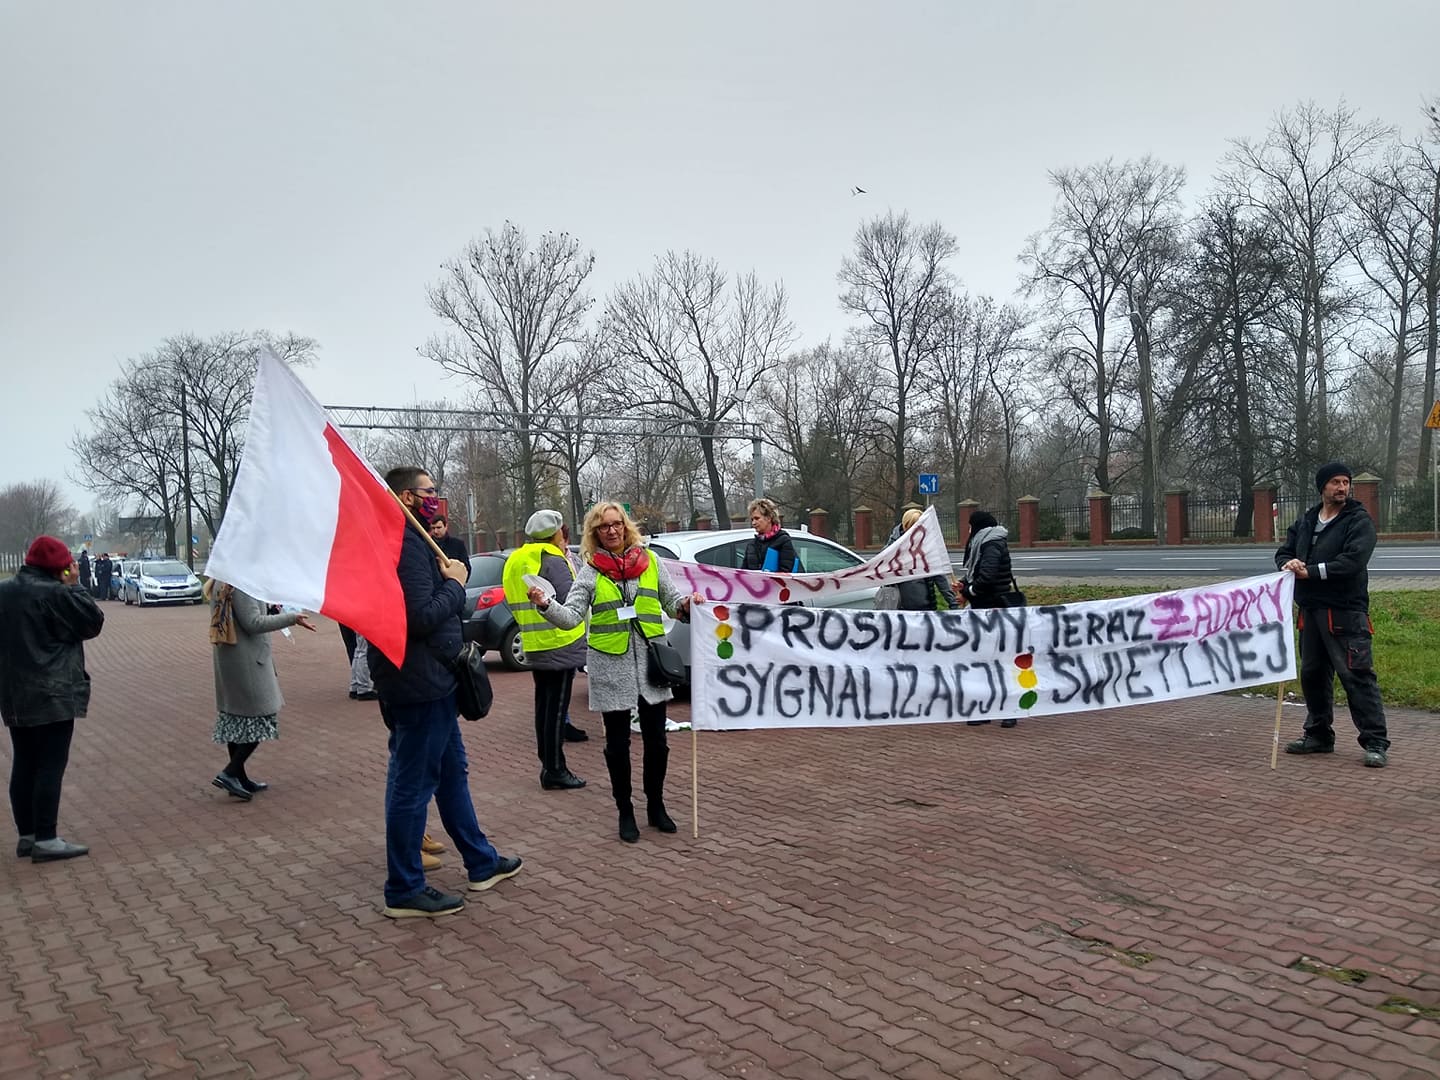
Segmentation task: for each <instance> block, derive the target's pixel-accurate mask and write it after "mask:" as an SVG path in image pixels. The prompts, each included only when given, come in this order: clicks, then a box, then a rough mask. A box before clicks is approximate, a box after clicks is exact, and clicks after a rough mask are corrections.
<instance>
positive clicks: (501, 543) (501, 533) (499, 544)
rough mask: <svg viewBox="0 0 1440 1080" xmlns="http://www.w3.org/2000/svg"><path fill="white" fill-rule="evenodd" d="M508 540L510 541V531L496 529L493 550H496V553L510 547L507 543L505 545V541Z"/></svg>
mask: <svg viewBox="0 0 1440 1080" xmlns="http://www.w3.org/2000/svg"><path fill="white" fill-rule="evenodd" d="M509 539H510V530H508V529H496V530H495V550H496V551H504V550H505V548H507V547H509V546H510V545H509V544H508V543H506V541H507V540H509Z"/></svg>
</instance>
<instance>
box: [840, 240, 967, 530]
mask: <svg viewBox="0 0 1440 1080" xmlns="http://www.w3.org/2000/svg"><path fill="white" fill-rule="evenodd" d="M955 250H956V242H955V237H953V236H952V235H950V233H948V232H946V231H945V229H943V228H942V227H941V226H940V224H939V223H938V222H932V223H931V224H929V225H924V226H919V225H915V224H914V223H912V222H911V220H910V215H909V214H905V213H901V214H895V213H893V212H891V213H887V214H885V216H883V217H877V218H874V219H872V220H870V221H867V222H864V223H862V224H861V225H860V227H859V228H858V229H856V230H855V251H854V253H853V254H852V255H848V256H846V258H845V259H844V260H843V261H842V262H841V264H840V272H839V274H838V275H837V276H838V280H839V283H840V286H841V292H840V306H841V307H842V308H844V309H845V310H846V311H847V312H849V313H850V314H851V315H853V316H856V317H857V318H858V319H859V323H858V324H857V325H856V326H855V327H854V329H853V330H852V331H851V340H852V341H853V342H854V343H855V344H856V345H857V346H859V347H860V348H861V349H862V350H863V351H864V353H865V354H866V355H867V356H870V357H873V358H874V359H875V361H876V363H877V365H881V367H880V373H883V376H884V378H885V391H886V398H885V400H884V401H883V403H880V404H882V408H883V410H884V414H885V415H886V416H887V418H888V420H887V428H888V435H889V440H888V441H889V443H890V450H891V453H892V454H893V464H894V478H895V484H894V488H893V489H892V494H891V498H890V500H889V508H890V510H891V511H892V515H893V516H894V517H895V518H897V519H898V517H899V511H900V507H901V505H903V503H904V502H905V499H906V497H907V495H908V494H909V491H910V465H909V461H908V460H907V440H908V438H909V436H910V412H909V402H910V399H911V395H912V394H913V393H914V391H915V389H916V386H917V384H918V383H919V381H920V373H921V365H922V363H923V362H924V361H925V359H926V357H927V356H928V355H930V353H931V352H932V351H933V350H934V349H935V347H936V338H937V334H938V331H939V327H940V324H941V322H942V320H943V319H944V318H945V315H946V312H947V310H948V304H949V289H950V284H951V275H950V273H949V271H948V270H947V269H946V262H947V261H948V260H949V258H950V257H951V256H952V255H953V254H954V253H955ZM877 403H878V402H877Z"/></svg>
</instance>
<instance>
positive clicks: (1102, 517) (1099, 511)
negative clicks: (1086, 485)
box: [1087, 491, 1110, 544]
mask: <svg viewBox="0 0 1440 1080" xmlns="http://www.w3.org/2000/svg"><path fill="white" fill-rule="evenodd" d="M1087 501H1088V502H1089V503H1090V543H1092V544H1103V543H1105V542H1106V541H1107V540H1109V539H1110V495H1109V493H1108V492H1104V491H1097V492H1094V493H1093V494H1091V495H1089V496H1088V497H1087Z"/></svg>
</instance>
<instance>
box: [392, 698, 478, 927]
mask: <svg viewBox="0 0 1440 1080" xmlns="http://www.w3.org/2000/svg"><path fill="white" fill-rule="evenodd" d="M380 712H381V715H382V716H383V717H384V719H385V726H386V727H388V728H389V729H390V769H389V771H388V772H387V773H386V776H385V862H386V869H387V873H388V876H387V877H386V879H385V902H386V903H387V904H397V903H400V902H401V901H404V900H408V899H409V898H410V897H412V896H414V895H415V894H416V893H418V892H419V891H420V890H421V889H423V888H424V887H425V871H424V870H423V869H422V868H421V866H420V841H421V840H422V839H423V838H424V836H425V816H426V812H427V811H428V810H429V808H430V799H431V797H432V796H433V797H434V799H435V805H436V807H437V809H438V810H439V811H440V824H442V825H443V826H444V827H445V832H446V833H447V834H449V836H450V839H451V840H452V841H453V842H454V844H455V850H456V851H457V852H459V854H460V857H461V858H462V859H463V860H464V862H465V870H466V872H467V873H468V874H469V877H470V880H471V881H483V880H484V879H485V878H487V877H489V876H490V875H491V874H493V873H494V872H495V868H496V867H497V866H498V865H499V862H500V856H499V854H498V853H497V852H496V851H495V848H494V846H493V845H492V844H491V843H490V841H489V840H487V839H485V834H484V833H483V832H481V831H480V823H479V822H478V821H476V820H475V804H474V803H473V802H471V801H470V784H469V779H468V776H469V772H470V766H469V764H468V763H467V761H466V759H465V744H464V742H462V741H461V739H460V721H459V720H458V719H457V718H456V712H455V695H454V693H450V694H448V695H446V696H445V697H443V698H441V699H440V700H439V701H426V702H421V703H420V704H418V705H386V704H385V702H384V701H381V703H380Z"/></svg>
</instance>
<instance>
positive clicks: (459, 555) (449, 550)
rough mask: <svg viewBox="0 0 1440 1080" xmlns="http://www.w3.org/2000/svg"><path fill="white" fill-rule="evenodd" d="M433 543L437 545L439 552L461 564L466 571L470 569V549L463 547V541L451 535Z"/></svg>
mask: <svg viewBox="0 0 1440 1080" xmlns="http://www.w3.org/2000/svg"><path fill="white" fill-rule="evenodd" d="M435 543H437V544H439V545H440V550H441V551H443V552H445V554H446V555H448V556H450V558H452V559H454V560H456V561H457V562H463V563H464V564H465V569H466V570H469V569H470V549H469V548H467V547H466V546H465V541H464V540H461V539H460V537H458V536H456V535H454V534H453V533H451V534H450V535H449V536H447V537H445V539H443V540H436V541H435Z"/></svg>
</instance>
